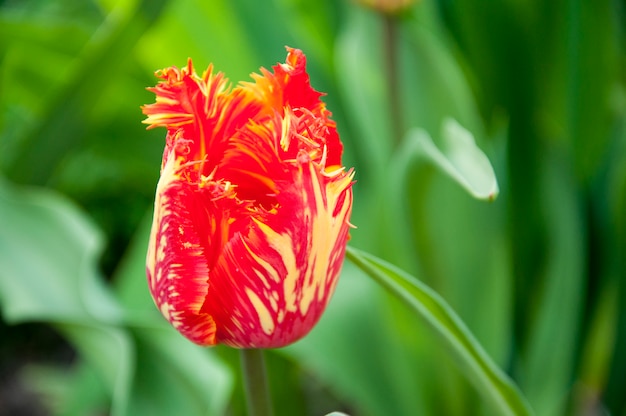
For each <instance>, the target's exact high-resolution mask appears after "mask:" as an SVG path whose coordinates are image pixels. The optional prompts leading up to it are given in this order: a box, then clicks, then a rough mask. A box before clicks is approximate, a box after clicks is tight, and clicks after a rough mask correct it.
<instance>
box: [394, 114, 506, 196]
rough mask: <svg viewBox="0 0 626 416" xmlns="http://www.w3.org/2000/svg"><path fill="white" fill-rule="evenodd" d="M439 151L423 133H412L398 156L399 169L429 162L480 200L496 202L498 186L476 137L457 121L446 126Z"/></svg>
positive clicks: (407, 137) (417, 131)
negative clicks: (418, 162)
mask: <svg viewBox="0 0 626 416" xmlns="http://www.w3.org/2000/svg"><path fill="white" fill-rule="evenodd" d="M438 142H439V144H440V145H439V146H440V147H437V146H436V145H435V143H434V142H433V140H432V138H431V137H430V135H429V134H428V133H427V132H426V131H425V130H422V129H414V130H411V131H409V133H408V134H407V136H406V139H405V141H404V144H403V147H402V148H401V149H400V152H399V155H400V156H399V158H400V162H399V166H406V165H407V164H410V163H412V162H415V161H426V162H429V163H431V164H432V165H434V166H435V167H437V168H438V169H439V170H440V171H441V172H443V173H444V174H446V175H448V176H449V177H450V178H451V179H453V180H454V181H455V182H457V183H458V184H459V185H461V186H462V187H463V189H465V190H466V191H467V192H468V193H469V194H470V195H472V196H473V197H475V198H478V199H486V200H493V199H495V198H496V196H497V195H498V182H497V180H496V175H495V173H494V171H493V167H492V166H491V163H490V162H489V159H488V158H487V156H486V155H485V154H484V153H483V151H482V150H481V149H480V148H479V147H478V146H477V145H476V142H475V140H474V136H473V135H472V133H470V132H469V131H467V130H466V129H465V128H463V126H461V125H460V124H459V123H458V122H457V121H456V120H454V119H451V118H448V119H445V120H444V122H443V126H442V129H441V140H439V141H438Z"/></svg>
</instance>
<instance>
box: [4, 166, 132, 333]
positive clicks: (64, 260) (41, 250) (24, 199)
mask: <svg viewBox="0 0 626 416" xmlns="http://www.w3.org/2000/svg"><path fill="white" fill-rule="evenodd" d="M0 218H2V230H1V231H0V276H1V277H2V278H1V279H0V300H1V301H2V308H3V314H4V316H5V317H6V319H7V320H9V321H11V322H14V323H15V322H23V321H26V320H30V321H32V320H46V321H55V322H72V323H76V324H78V323H82V324H90V323H93V322H94V321H96V320H99V321H101V322H119V320H120V319H121V316H122V312H121V309H120V307H119V305H118V304H117V302H116V301H115V299H114V298H113V296H112V295H111V293H110V292H109V291H108V289H107V287H106V286H105V285H104V283H103V281H102V278H101V276H100V274H99V273H98V271H97V257H98V255H99V254H100V251H101V245H102V241H101V240H102V237H101V234H100V232H99V231H97V230H96V229H95V228H94V227H93V226H92V225H91V223H90V222H88V221H87V220H86V219H85V217H84V214H82V213H80V212H79V211H78V210H77V209H76V207H75V206H73V205H72V204H71V203H70V202H69V201H67V200H66V199H64V198H62V197H60V196H59V195H58V194H55V193H54V192H51V191H46V190H37V189H18V188H16V187H13V186H11V185H10V184H9V183H8V182H7V181H6V180H4V179H2V178H0Z"/></svg>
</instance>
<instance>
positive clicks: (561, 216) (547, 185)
mask: <svg viewBox="0 0 626 416" xmlns="http://www.w3.org/2000/svg"><path fill="white" fill-rule="evenodd" d="M550 156H552V155H551V154H546V156H545V168H544V169H545V170H544V175H545V176H544V180H543V181H542V182H541V183H542V184H543V186H544V189H542V195H543V198H542V199H541V202H542V203H543V205H544V206H543V210H544V212H545V213H546V218H547V221H546V224H548V227H550V230H549V231H550V232H549V233H548V245H547V247H548V250H549V253H547V254H548V256H547V259H548V263H547V265H546V269H545V275H544V277H543V279H542V290H541V291H538V292H537V293H535V294H534V296H535V302H536V303H535V304H536V309H535V310H528V314H529V320H530V322H531V323H532V325H531V326H530V329H529V331H530V332H529V341H528V346H527V349H526V353H525V354H524V356H522V358H521V363H522V365H521V367H522V368H520V369H519V373H520V376H519V381H520V385H521V386H522V387H523V388H524V391H525V392H526V393H527V397H528V399H529V401H530V402H531V403H532V405H533V407H534V408H535V409H536V411H537V414H539V415H552V414H562V413H564V412H565V410H566V406H567V404H568V403H567V401H568V395H569V393H570V388H571V387H570V383H571V380H572V377H573V374H574V371H575V367H574V363H575V357H576V354H578V353H579V351H578V348H577V344H578V340H579V336H580V333H579V323H580V320H581V319H582V313H583V304H582V299H583V293H584V290H585V286H584V280H583V270H584V268H585V266H584V254H583V253H584V251H583V248H584V244H585V236H584V235H585V231H584V229H583V218H582V215H583V214H582V207H581V206H580V204H579V202H578V200H577V198H576V183H575V180H574V177H573V175H574V174H573V172H570V171H568V168H567V166H565V165H564V161H563V160H561V159H559V158H558V157H556V156H552V157H550Z"/></svg>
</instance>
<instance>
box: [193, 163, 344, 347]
mask: <svg viewBox="0 0 626 416" xmlns="http://www.w3.org/2000/svg"><path fill="white" fill-rule="evenodd" d="M291 170H292V173H293V178H292V181H289V182H283V183H280V184H279V186H280V187H281V192H280V193H279V195H278V196H277V200H278V202H279V208H278V210H277V212H276V213H274V214H272V215H267V216H265V217H264V218H260V219H257V218H254V220H253V222H252V223H251V224H250V227H249V229H247V230H245V231H241V232H238V233H235V234H234V235H233V237H232V238H231V239H230V240H229V242H228V244H227V245H226V246H225V247H224V251H223V252H222V255H221V256H220V257H219V259H218V262H217V264H216V266H215V268H214V269H213V270H212V271H211V287H210V289H209V292H208V296H207V300H206V303H205V305H204V306H203V308H202V312H205V313H207V314H210V315H211V316H213V318H214V319H215V322H216V325H217V335H216V336H217V341H218V342H220V343H225V344H228V345H231V346H236V347H245V348H252V347H254V348H274V347H281V346H284V345H287V344H290V343H292V342H295V341H296V340H298V339H300V338H301V337H303V336H304V335H306V334H307V333H308V332H309V331H310V330H311V328H312V327H313V326H314V325H315V323H316V322H317V321H318V320H319V318H320V316H321V314H322V312H323V311H324V309H325V307H326V305H327V303H328V301H329V299H330V297H331V295H332V293H333V291H334V288H335V285H336V283H337V279H338V277H339V272H340V270H341V265H342V262H343V258H344V254H345V246H346V243H347V239H348V230H349V223H348V217H349V214H350V211H351V205H352V190H351V187H350V184H351V175H347V174H344V175H342V176H341V177H340V178H338V179H337V180H331V179H329V178H328V177H326V176H324V175H322V174H321V173H320V172H319V167H317V166H316V165H314V164H313V163H306V164H303V165H298V166H292V167H291Z"/></svg>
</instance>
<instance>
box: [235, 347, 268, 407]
mask: <svg viewBox="0 0 626 416" xmlns="http://www.w3.org/2000/svg"><path fill="white" fill-rule="evenodd" d="M241 371H242V379H243V384H244V391H245V394H246V400H247V407H248V415H249V416H271V415H272V414H273V412H272V405H271V400H270V394H269V386H268V383H267V373H266V370H265V358H264V356H263V350H261V349H242V350H241Z"/></svg>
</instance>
